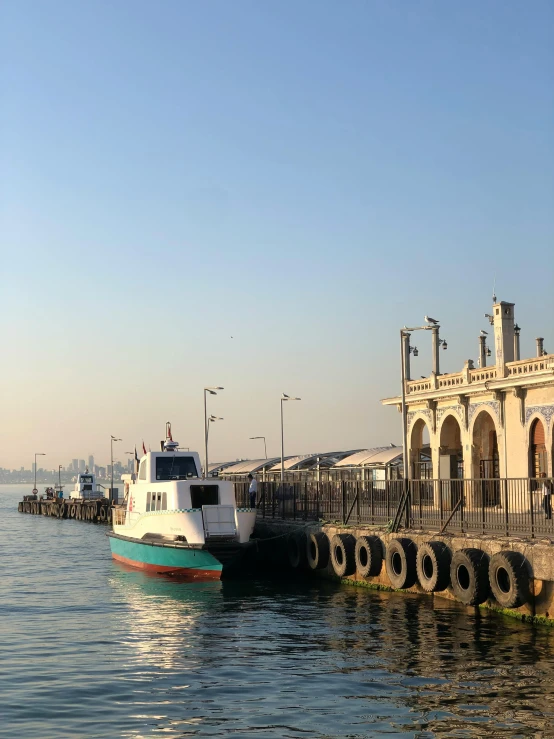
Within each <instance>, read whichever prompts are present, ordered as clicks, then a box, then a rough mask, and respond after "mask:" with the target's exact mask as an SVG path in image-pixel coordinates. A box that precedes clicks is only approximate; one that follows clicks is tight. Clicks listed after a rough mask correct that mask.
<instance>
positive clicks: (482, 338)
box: [479, 336, 487, 369]
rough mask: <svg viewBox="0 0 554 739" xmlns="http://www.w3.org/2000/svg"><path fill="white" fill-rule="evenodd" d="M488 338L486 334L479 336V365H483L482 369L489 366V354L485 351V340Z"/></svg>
mask: <svg viewBox="0 0 554 739" xmlns="http://www.w3.org/2000/svg"><path fill="white" fill-rule="evenodd" d="M486 340H487V337H486V336H480V337H479V367H481V369H483V367H486V366H487V355H486V353H485V341H486Z"/></svg>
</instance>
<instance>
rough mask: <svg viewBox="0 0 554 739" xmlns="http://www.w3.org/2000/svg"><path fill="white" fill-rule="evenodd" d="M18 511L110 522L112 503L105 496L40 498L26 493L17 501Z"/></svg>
mask: <svg viewBox="0 0 554 739" xmlns="http://www.w3.org/2000/svg"><path fill="white" fill-rule="evenodd" d="M17 510H18V511H19V512H20V513H33V514H35V515H39V516H51V517H53V518H74V519H75V520H76V521H89V522H90V523H108V524H110V523H111V522H112V505H111V503H110V501H109V500H108V499H107V498H100V499H98V500H80V499H71V498H70V499H69V500H64V499H63V498H52V499H46V500H45V499H40V498H38V497H37V496H36V495H26V496H25V497H24V499H23V500H22V501H20V502H19V503H18V506H17Z"/></svg>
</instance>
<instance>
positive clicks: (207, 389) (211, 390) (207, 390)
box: [204, 386, 224, 478]
mask: <svg viewBox="0 0 554 739" xmlns="http://www.w3.org/2000/svg"><path fill="white" fill-rule="evenodd" d="M223 389H224V388H222V387H219V386H217V387H205V388H204V451H205V457H204V460H205V464H204V477H206V478H207V477H208V403H207V401H206V398H207V397H208V396H207V394H206V393H209V394H210V395H217V390H223ZM214 418H215V417H214Z"/></svg>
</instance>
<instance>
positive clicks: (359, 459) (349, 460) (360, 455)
mask: <svg viewBox="0 0 554 739" xmlns="http://www.w3.org/2000/svg"><path fill="white" fill-rule="evenodd" d="M388 450H397V452H398V451H399V452H400V454H402V447H396V446H395V447H391V446H377V447H374V448H373V449H363V450H362V451H361V452H356V453H355V454H351V455H350V456H349V457H344V458H343V459H341V460H340V461H339V462H337V464H336V465H335V467H361V466H362V465H364V464H368V463H369V461H370V460H371V458H372V457H375V456H376V455H377V454H379V453H381V452H386V451H388Z"/></svg>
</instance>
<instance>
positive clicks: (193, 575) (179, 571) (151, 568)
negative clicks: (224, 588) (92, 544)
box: [112, 552, 221, 580]
mask: <svg viewBox="0 0 554 739" xmlns="http://www.w3.org/2000/svg"><path fill="white" fill-rule="evenodd" d="M112 557H113V558H114V559H116V560H117V561H118V562H123V563H124V564H126V565H129V566H130V567H136V568H137V569H140V570H146V571H147V572H158V573H160V574H175V575H178V576H179V577H186V578H190V579H191V580H200V579H202V580H219V579H220V578H221V570H201V569H199V568H196V567H168V566H167V565H151V564H148V563H147V562H136V561H135V560H133V559H128V558H127V557H122V556H121V555H120V554H115V553H114V552H112Z"/></svg>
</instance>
